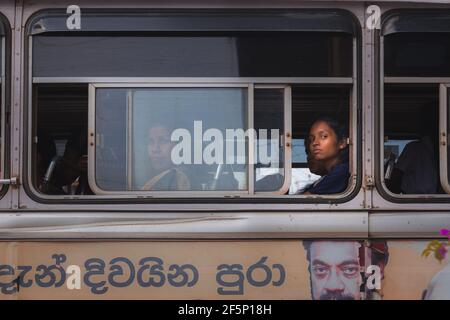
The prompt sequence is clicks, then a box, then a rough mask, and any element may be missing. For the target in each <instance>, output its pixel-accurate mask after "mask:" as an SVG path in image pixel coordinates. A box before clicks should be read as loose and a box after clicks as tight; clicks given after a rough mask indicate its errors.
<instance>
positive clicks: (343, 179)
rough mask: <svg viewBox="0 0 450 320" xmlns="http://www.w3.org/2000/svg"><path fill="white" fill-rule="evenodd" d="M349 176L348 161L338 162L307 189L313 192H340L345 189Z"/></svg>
mask: <svg viewBox="0 0 450 320" xmlns="http://www.w3.org/2000/svg"><path fill="white" fill-rule="evenodd" d="M349 177H350V172H349V164H348V162H343V163H339V164H337V165H335V166H334V167H333V169H332V170H331V171H330V172H329V173H328V174H327V175H325V176H323V178H322V179H321V180H320V181H319V183H317V184H316V185H314V186H313V187H312V188H310V189H309V190H307V191H308V192H310V193H314V194H333V193H341V192H343V191H345V189H347V185H348V178H349Z"/></svg>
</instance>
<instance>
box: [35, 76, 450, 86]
mask: <svg viewBox="0 0 450 320" xmlns="http://www.w3.org/2000/svg"><path fill="white" fill-rule="evenodd" d="M449 80H450V78H449ZM126 82H132V83H167V84H182V83H205V82H206V83H211V82H212V83H269V84H273V83H280V84H287V83H289V84H294V83H299V84H352V83H353V82H354V79H353V78H352V77H300V78H289V77H279V78H278V77H277V78H274V77H267V78H265V77H261V78H258V77H255V78H240V77H235V78H234V77H230V78H219V77H217V78H216V77H207V78H202V77H188V78H179V77H163V78H159V77H154V78H151V77H149V78H147V77H33V83H118V84H122V83H126Z"/></svg>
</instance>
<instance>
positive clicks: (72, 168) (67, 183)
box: [55, 128, 93, 194]
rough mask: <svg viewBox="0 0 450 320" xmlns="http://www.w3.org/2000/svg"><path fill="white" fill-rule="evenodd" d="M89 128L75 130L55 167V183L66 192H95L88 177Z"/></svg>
mask: <svg viewBox="0 0 450 320" xmlns="http://www.w3.org/2000/svg"><path fill="white" fill-rule="evenodd" d="M87 167H88V165H87V130H86V128H81V129H79V130H76V131H74V132H73V133H72V134H71V136H70V138H69V139H68V140H67V142H66V146H65V149H64V154H63V156H62V158H61V159H59V161H58V163H57V164H56V168H55V185H56V186H58V187H60V188H62V189H63V190H64V192H65V193H66V194H93V192H92V190H91V189H90V187H89V183H88V178H87V171H88V169H87Z"/></svg>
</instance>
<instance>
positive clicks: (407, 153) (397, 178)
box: [383, 84, 442, 194]
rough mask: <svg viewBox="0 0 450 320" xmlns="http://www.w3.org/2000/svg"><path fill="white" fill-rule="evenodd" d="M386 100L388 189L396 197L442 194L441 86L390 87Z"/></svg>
mask: <svg viewBox="0 0 450 320" xmlns="http://www.w3.org/2000/svg"><path fill="white" fill-rule="evenodd" d="M384 99H385V101H384V140H385V141H384V163H383V165H384V179H385V183H386V186H387V187H388V189H389V190H390V191H391V192H393V193H397V194H437V193H441V192H442V188H441V185H440V183H439V153H438V137H439V130H438V128H439V88H438V86H437V85H424V84H409V85H407V84H395V85H394V84H389V85H385V89H384ZM399 119H401V121H399Z"/></svg>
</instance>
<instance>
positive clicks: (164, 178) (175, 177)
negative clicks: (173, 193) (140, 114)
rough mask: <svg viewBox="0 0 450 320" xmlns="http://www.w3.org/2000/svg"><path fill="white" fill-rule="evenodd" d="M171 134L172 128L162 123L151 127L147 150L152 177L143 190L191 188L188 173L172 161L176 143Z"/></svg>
mask: <svg viewBox="0 0 450 320" xmlns="http://www.w3.org/2000/svg"><path fill="white" fill-rule="evenodd" d="M170 135H171V132H170V130H169V129H168V128H167V127H165V126H164V125H162V124H155V125H153V126H151V127H150V128H149V130H148V139H149V140H148V145H147V152H148V157H149V160H150V161H149V166H150V172H151V175H152V178H150V179H149V180H148V181H147V182H146V183H145V184H144V185H143V186H142V187H141V190H158V191H169V190H191V183H190V181H189V178H188V177H187V175H186V174H185V173H184V172H183V171H182V170H181V169H180V168H179V167H178V168H177V167H176V166H175V165H174V163H173V162H172V159H171V153H172V149H173V147H174V146H175V145H174V142H172V141H171V140H170Z"/></svg>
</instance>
